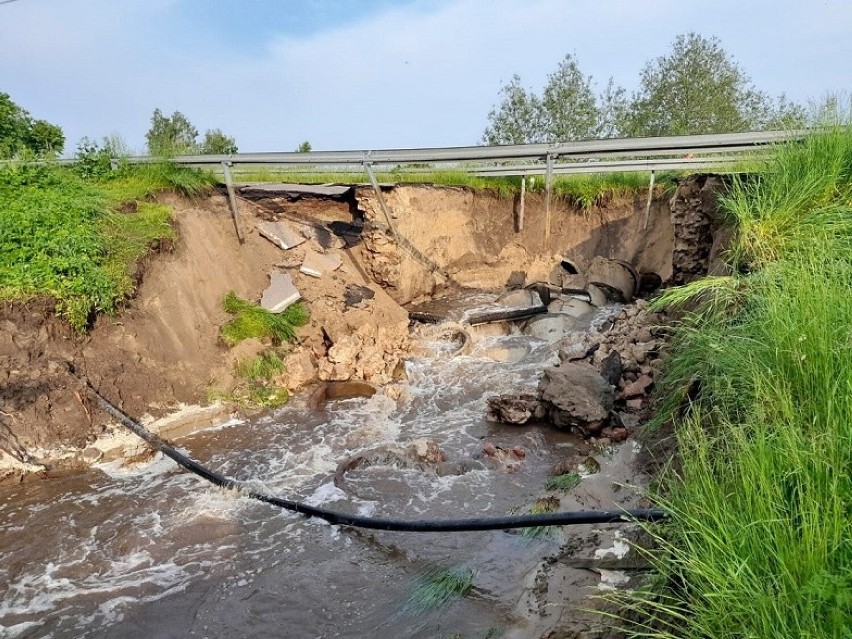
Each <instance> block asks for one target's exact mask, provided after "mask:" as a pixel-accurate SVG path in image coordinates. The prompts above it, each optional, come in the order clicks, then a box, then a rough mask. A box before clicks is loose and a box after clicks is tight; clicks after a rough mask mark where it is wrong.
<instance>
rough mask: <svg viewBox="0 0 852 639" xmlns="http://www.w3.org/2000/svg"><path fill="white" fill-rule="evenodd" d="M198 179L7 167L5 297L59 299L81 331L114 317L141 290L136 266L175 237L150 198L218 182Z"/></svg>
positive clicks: (176, 171)
mask: <svg viewBox="0 0 852 639" xmlns="http://www.w3.org/2000/svg"><path fill="white" fill-rule="evenodd" d="M199 175H201V174H199V173H198V172H193V171H189V170H187V169H180V168H177V167H160V166H146V167H139V168H136V167H126V168H125V169H123V170H121V171H117V172H115V174H110V175H109V176H106V177H103V176H100V177H92V176H89V177H83V176H81V175H79V174H78V173H77V172H75V171H74V170H73V169H72V168H66V167H60V166H55V165H42V166H25V165H15V164H12V165H6V166H4V167H2V168H0V255H2V256H3V259H2V262H0V299H2V300H13V301H15V300H17V301H23V300H27V299H31V298H35V297H50V298H53V299H54V300H55V302H56V311H57V313H58V314H59V315H60V316H62V317H64V318H65V319H66V320H67V321H68V322H69V323H70V324H71V325H72V326H73V327H74V328H76V329H77V330H78V331H84V330H85V329H86V328H87V326H88V325H89V324H90V322H91V320H92V319H93V317H94V316H95V315H96V314H97V313H108V314H111V313H115V312H116V311H117V310H118V308H119V306H120V305H121V303H122V302H123V301H124V300H125V299H127V298H128V297H129V296H130V295H132V294H133V292H134V290H135V286H136V277H135V276H134V273H135V268H134V265H135V263H136V262H137V261H138V260H139V259H140V258H142V257H143V256H144V255H145V254H146V253H147V252H148V251H149V250H150V249H151V248H152V247H155V246H156V245H157V244H158V243H159V242H161V241H162V240H167V239H173V238H174V232H173V230H172V228H171V225H170V212H169V210H168V209H167V208H166V207H163V206H160V205H157V204H153V203H151V202H147V201H144V200H145V198H147V197H149V196H150V195H151V194H153V193H156V192H158V191H162V190H167V189H178V190H181V191H186V190H187V189H189V190H192V191H194V192H196V193H197V192H199V191H198V190H197V188H196V187H198V188H200V187H199V186H198V184H199V183H200V182H202V181H203V182H206V183H209V182H210V179H211V178H209V177H204V176H202V177H200V178H199V177H198V176H199ZM127 203H130V204H131V205H130V206H126V204H127Z"/></svg>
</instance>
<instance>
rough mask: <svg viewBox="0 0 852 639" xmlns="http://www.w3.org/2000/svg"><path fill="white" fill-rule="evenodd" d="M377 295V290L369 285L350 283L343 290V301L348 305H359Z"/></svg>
mask: <svg viewBox="0 0 852 639" xmlns="http://www.w3.org/2000/svg"><path fill="white" fill-rule="evenodd" d="M375 296H376V292H375V291H374V290H373V289H371V288H369V287H367V286H358V285H357V284H349V285H347V286H346V290H345V291H344V292H343V302H344V303H345V304H346V306H358V305H359V304H360V303H361V302H363V301H364V300H371V299H373V298H374V297H375Z"/></svg>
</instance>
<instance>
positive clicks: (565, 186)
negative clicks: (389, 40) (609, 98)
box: [238, 169, 678, 210]
mask: <svg viewBox="0 0 852 639" xmlns="http://www.w3.org/2000/svg"><path fill="white" fill-rule="evenodd" d="M677 177H678V174H676V173H673V172H661V173H660V174H658V175H657V178H656V187H655V193H656V194H658V195H662V194H665V193H667V192H668V191H670V190H671V189H673V188H674V186H675V184H676V180H677ZM238 179H239V180H240V181H243V182H293V183H301V184H328V183H341V184H364V183H366V182H367V181H368V179H367V174H366V173H363V172H325V173H310V172H305V173H299V172H291V171H268V170H266V171H252V172H246V173H239V174H238ZM376 179H377V180H378V181H379V182H381V183H390V184H435V185H438V186H460V187H467V188H472V189H477V190H481V191H491V192H493V193H496V194H497V195H498V196H499V197H504V198H508V197H512V196H514V195H515V194H517V193H519V192H520V189H521V178H520V177H479V176H476V175H471V174H470V173H467V172H465V171H452V170H444V171H438V170H434V171H432V170H428V169H425V170H422V171H417V172H406V171H403V170H400V171H388V172H381V173H376ZM648 180H649V178H648V174H647V173H642V172H639V173H635V172H631V173H592V174H580V175H563V176H556V177H554V180H553V195H554V198H556V199H557V200H560V199H561V200H563V201H565V202H568V203H569V204H571V205H572V206H576V207H577V208H580V209H583V210H586V209H591V208H594V207H597V206H602V205H605V204H608V203H610V202H612V201H613V200H617V199H620V198H626V197H632V196H633V195H636V194H638V195H645V194H647V192H648ZM527 189H528V190H529V191H530V192H533V193H543V192H544V177H543V176H535V177H534V178H527Z"/></svg>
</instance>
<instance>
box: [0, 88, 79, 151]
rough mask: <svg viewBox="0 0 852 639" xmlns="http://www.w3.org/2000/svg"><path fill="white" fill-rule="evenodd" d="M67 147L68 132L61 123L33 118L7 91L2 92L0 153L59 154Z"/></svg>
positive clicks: (0, 102)
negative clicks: (58, 124)
mask: <svg viewBox="0 0 852 639" xmlns="http://www.w3.org/2000/svg"><path fill="white" fill-rule="evenodd" d="M64 148H65V134H64V133H63V132H62V129H61V128H60V127H59V126H57V125H55V124H51V123H50V122H47V121H46V120H34V119H33V118H32V116H31V115H30V114H29V113H28V112H27V111H26V110H24V109H22V108H21V107H20V106H18V105H17V104H15V103H14V102H12V99H11V98H10V97H9V94H8V93H0V157H4V158H9V157H16V156H19V155H21V154H27V153H32V154H35V155H39V156H43V155H49V154H58V153H62V150H63V149H64Z"/></svg>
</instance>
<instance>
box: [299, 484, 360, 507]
mask: <svg viewBox="0 0 852 639" xmlns="http://www.w3.org/2000/svg"><path fill="white" fill-rule="evenodd" d="M348 499H349V496H348V495H347V494H346V493H345V492H343V491H342V490H341V489H340V488H338V487H337V486H335V485H334V484H333V483H327V484H320V485H319V486H317V488H316V490H314V492H313V493H311V495H310V496H309V497H308V498H307V499H305V500H304V503H306V504H307V505H308V506H322V505H323V504H330V503H332V502H336V501H347V500H348Z"/></svg>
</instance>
